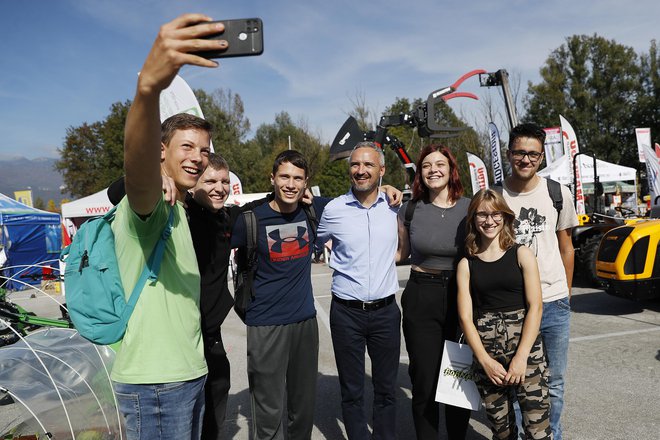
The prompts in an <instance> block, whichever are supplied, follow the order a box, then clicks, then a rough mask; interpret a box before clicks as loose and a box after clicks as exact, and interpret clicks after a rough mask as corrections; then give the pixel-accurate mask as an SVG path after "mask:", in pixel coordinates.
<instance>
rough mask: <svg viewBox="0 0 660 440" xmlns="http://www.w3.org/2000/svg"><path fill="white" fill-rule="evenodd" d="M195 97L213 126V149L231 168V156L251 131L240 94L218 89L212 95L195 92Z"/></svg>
mask: <svg viewBox="0 0 660 440" xmlns="http://www.w3.org/2000/svg"><path fill="white" fill-rule="evenodd" d="M195 96H196V97H197V101H198V102H199V106H200V107H201V108H202V112H203V113H204V119H206V120H207V121H209V122H210V123H211V125H212V126H213V147H214V149H215V151H216V152H217V153H219V154H221V155H222V156H223V157H224V158H225V159H226V160H227V161H230V162H229V165H230V166H231V165H232V163H231V155H232V153H233V152H234V150H236V149H238V148H240V145H241V142H243V140H244V138H245V136H246V135H247V134H248V133H249V131H250V120H249V119H248V118H247V117H246V116H245V106H244V104H243V100H242V99H241V96H240V95H239V94H238V93H236V94H235V93H233V92H232V91H231V90H230V89H216V90H215V91H213V92H212V93H210V94H209V93H206V92H205V91H204V90H200V89H198V90H195Z"/></svg>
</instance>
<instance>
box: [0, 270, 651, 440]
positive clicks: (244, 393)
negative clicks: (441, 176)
mask: <svg viewBox="0 0 660 440" xmlns="http://www.w3.org/2000/svg"><path fill="white" fill-rule="evenodd" d="M398 270H399V279H400V285H401V286H402V289H401V290H403V286H405V283H406V281H407V279H408V272H409V267H408V266H401V267H399V268H398ZM312 273H313V275H312V277H313V283H314V291H315V300H316V307H317V311H318V319H319V333H320V344H321V345H320V355H319V378H318V382H317V396H318V397H317V406H316V416H315V421H316V422H315V427H314V433H313V438H314V439H329V440H335V439H343V438H345V434H344V430H343V424H342V422H341V409H340V405H339V403H340V396H339V384H338V380H337V371H336V367H335V362H334V356H333V353H332V344H331V340H330V332H329V323H328V313H329V310H330V299H331V298H330V290H329V289H330V277H331V273H330V270H329V269H328V268H327V267H326V266H325V265H321V264H316V265H314V266H313V271H312ZM29 297H30V294H28V293H24V292H21V293H17V294H14V295H12V298H13V300H15V301H16V302H17V303H20V304H23V305H26V306H28V307H30V308H31V309H32V310H34V311H36V312H38V313H41V310H44V311H45V312H46V313H57V312H56V311H55V310H56V307H55V308H53V307H52V305H53V302H52V301H50V300H48V299H44V298H39V295H38V296H37V297H36V298H29ZM572 308H573V316H572V328H571V345H570V353H569V366H568V379H567V388H566V406H565V411H564V418H563V421H564V429H565V438H566V439H569V440H571V439H573V440H592V439H593V440H600V439H620V440H627V439H657V438H660V405H659V404H658V401H659V397H660V302H645V303H635V302H631V301H627V300H623V299H618V298H615V297H612V296H610V295H607V294H605V293H604V292H603V291H601V290H597V289H592V288H585V287H576V288H575V290H574V297H573V301H572ZM223 332H224V335H225V336H224V338H225V345H226V347H227V351H228V353H229V357H230V360H231V363H232V374H233V377H232V384H233V385H232V389H231V395H230V400H229V405H228V414H227V422H226V425H225V430H224V434H225V437H226V438H235V439H247V438H249V424H250V423H249V420H250V405H249V396H248V390H247V378H246V374H245V328H244V326H243V324H242V323H241V322H240V320H239V319H238V318H236V317H235V316H233V315H231V316H230V317H229V318H228V320H227V322H226V324H225V326H224V328H223ZM403 347H405V344H403V342H402V353H401V362H400V364H399V393H398V396H397V397H398V408H399V411H398V415H397V423H398V428H397V431H398V437H399V438H401V439H412V438H414V430H413V425H412V417H411V414H410V396H411V395H410V381H409V379H408V374H407V366H408V359H407V356H406V352H405V349H404V348H403ZM367 386H369V384H368V383H367ZM370 392H371V391H370V389H369V393H370ZM369 395H370V394H369ZM0 408H1V407H0ZM1 413H2V410H1V409H0V417H1ZM470 426H471V428H470V432H469V434H468V439H470V440H473V439H487V438H490V436H489V429H488V427H487V425H486V422H485V418H484V415H483V413H473V418H472V420H471V422H470ZM445 438H446V437H444V436H442V437H441V439H443V440H444V439H445Z"/></svg>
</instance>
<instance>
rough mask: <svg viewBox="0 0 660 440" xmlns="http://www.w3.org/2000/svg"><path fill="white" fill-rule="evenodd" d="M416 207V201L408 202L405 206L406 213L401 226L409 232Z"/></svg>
mask: <svg viewBox="0 0 660 440" xmlns="http://www.w3.org/2000/svg"><path fill="white" fill-rule="evenodd" d="M416 207H417V200H409V201H408V204H407V205H406V212H405V214H404V216H403V225H404V226H405V227H406V229H407V230H408V231H410V223H412V219H413V216H414V215H415V208H416Z"/></svg>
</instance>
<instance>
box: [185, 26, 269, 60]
mask: <svg viewBox="0 0 660 440" xmlns="http://www.w3.org/2000/svg"><path fill="white" fill-rule="evenodd" d="M214 23H223V24H224V25H225V30H224V32H222V33H220V34H214V35H209V36H207V37H204V38H206V39H210V40H227V43H228V44H229V47H227V49H226V50H217V51H204V52H195V54H196V55H199V56H201V57H204V58H229V57H245V56H252V55H261V54H262V53H263V51H264V32H263V23H262V21H261V19H260V18H241V19H236V20H219V21H216V22H214Z"/></svg>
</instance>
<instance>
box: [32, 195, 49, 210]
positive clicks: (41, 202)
mask: <svg viewBox="0 0 660 440" xmlns="http://www.w3.org/2000/svg"><path fill="white" fill-rule="evenodd" d="M34 207H35V208H37V209H41V210H42V211H43V210H45V209H46V204H45V203H44V199H42V198H41V197H37V199H36V200H35V201H34Z"/></svg>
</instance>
